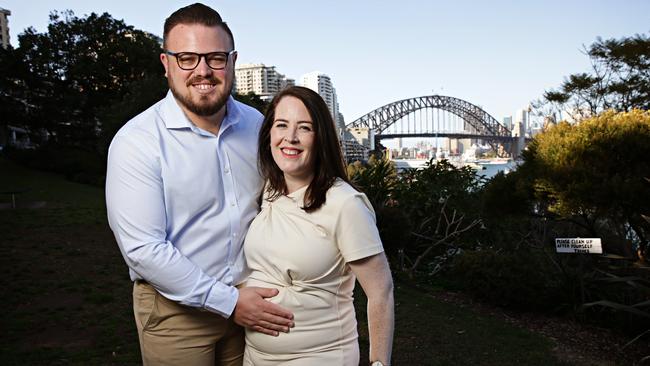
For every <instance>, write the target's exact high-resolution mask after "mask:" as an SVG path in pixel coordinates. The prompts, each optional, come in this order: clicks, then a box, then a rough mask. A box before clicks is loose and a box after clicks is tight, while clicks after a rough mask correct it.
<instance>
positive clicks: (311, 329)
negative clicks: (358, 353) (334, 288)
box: [246, 278, 357, 354]
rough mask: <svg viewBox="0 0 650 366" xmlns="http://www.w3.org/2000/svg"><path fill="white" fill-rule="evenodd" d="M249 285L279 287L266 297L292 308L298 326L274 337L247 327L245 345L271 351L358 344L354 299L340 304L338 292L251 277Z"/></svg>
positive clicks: (308, 349) (313, 350)
mask: <svg viewBox="0 0 650 366" xmlns="http://www.w3.org/2000/svg"><path fill="white" fill-rule="evenodd" d="M246 286H247V287H250V286H257V287H272V288H277V289H278V290H279V293H278V295H277V296H275V297H272V298H269V299H267V300H268V301H270V302H273V303H275V304H278V305H280V306H282V307H284V308H285V309H287V310H289V311H291V312H292V313H293V315H294V323H295V327H294V328H292V329H291V330H290V331H289V333H280V335H279V336H277V337H273V336H269V335H266V334H262V333H259V332H255V331H252V330H248V329H247V330H246V344H247V345H248V346H249V347H253V348H255V349H256V350H257V351H260V352H263V353H270V354H278V353H294V354H295V353H305V352H319V351H325V350H328V349H332V348H337V347H341V346H346V345H351V344H354V345H356V340H357V323H356V318H355V316H354V307H353V305H352V301H346V302H341V301H340V299H339V301H338V303H337V299H336V295H334V294H331V293H328V292H326V291H322V290H321V291H318V290H316V289H305V288H302V287H298V286H278V285H277V284H271V283H268V282H264V281H259V280H255V279H253V278H251V279H249V280H248V281H247V283H246Z"/></svg>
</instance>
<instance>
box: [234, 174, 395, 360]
mask: <svg viewBox="0 0 650 366" xmlns="http://www.w3.org/2000/svg"><path fill="white" fill-rule="evenodd" d="M305 190H306V187H304V188H302V189H299V190H297V191H296V192H293V193H292V194H290V195H288V196H281V197H280V198H278V199H277V200H275V201H273V202H268V201H266V199H265V200H263V203H262V210H261V212H260V213H259V215H258V216H257V217H256V218H255V220H253V222H252V223H251V226H250V228H249V230H248V234H247V236H246V241H245V242H244V253H245V255H246V261H247V264H248V267H249V268H250V270H251V274H250V277H249V279H248V280H247V282H246V286H258V287H271V288H277V289H278V290H279V291H280V293H279V294H278V295H277V296H275V297H273V298H270V299H269V301H271V302H273V303H276V304H279V305H281V306H283V307H285V308H287V309H288V310H290V311H292V312H293V314H294V321H295V327H294V328H292V329H291V331H290V332H289V333H281V334H280V335H279V336H278V337H272V336H269V335H265V334H262V333H258V332H254V331H249V330H247V332H246V351H245V354H244V365H255V366H264V365H286V366H303V365H304V366H308V365H309V366H314V365H316V366H317V365H336V366H347V365H354V366H357V365H358V364H359V346H358V342H357V338H358V335H357V322H356V317H355V314H354V307H353V304H352V290H353V289H354V283H355V276H354V274H353V273H352V272H351V271H350V267H349V266H348V265H347V262H350V261H354V260H358V259H362V258H365V257H369V256H372V255H375V254H378V253H381V252H382V251H383V247H382V245H381V240H380V238H379V233H378V231H377V226H376V223H375V214H374V211H373V209H372V206H371V205H370V203H369V202H368V199H367V198H366V196H365V195H364V194H363V193H359V192H357V191H356V190H355V189H354V188H352V187H351V186H350V185H349V184H347V183H345V182H343V181H342V180H337V181H336V182H335V184H334V185H333V186H332V187H331V188H330V189H329V191H328V192H327V200H326V202H325V204H324V205H323V206H322V207H321V208H320V209H318V210H317V211H315V212H312V213H306V212H305V211H304V210H302V209H301V207H302V206H303V197H304V193H305Z"/></svg>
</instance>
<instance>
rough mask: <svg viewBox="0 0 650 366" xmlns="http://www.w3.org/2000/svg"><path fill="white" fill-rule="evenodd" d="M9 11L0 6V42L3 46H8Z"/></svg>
mask: <svg viewBox="0 0 650 366" xmlns="http://www.w3.org/2000/svg"><path fill="white" fill-rule="evenodd" d="M10 15H11V12H10V11H9V10H7V9H3V8H0V44H2V47H3V48H7V47H9V45H10V43H9V18H8V16H10Z"/></svg>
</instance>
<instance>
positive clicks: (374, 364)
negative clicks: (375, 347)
mask: <svg viewBox="0 0 650 366" xmlns="http://www.w3.org/2000/svg"><path fill="white" fill-rule="evenodd" d="M370 366H384V364H383V363H381V361H374V362H373V363H371V364H370Z"/></svg>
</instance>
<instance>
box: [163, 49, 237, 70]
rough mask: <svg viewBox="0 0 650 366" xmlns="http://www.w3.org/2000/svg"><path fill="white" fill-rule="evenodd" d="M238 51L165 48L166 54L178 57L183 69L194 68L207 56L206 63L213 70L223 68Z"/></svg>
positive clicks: (177, 59)
mask: <svg viewBox="0 0 650 366" xmlns="http://www.w3.org/2000/svg"><path fill="white" fill-rule="evenodd" d="M235 52H237V51H235V50H232V51H230V52H209V53H196V52H172V51H169V50H165V54H167V55H170V56H174V57H176V62H177V63H178V67H180V68H181V69H182V70H186V71H189V70H194V69H196V67H197V66H199V63H200V62H201V58H205V63H206V64H208V67H210V68H211V69H212V70H221V69H223V68H225V67H226V65H228V58H229V57H230V55H232V54H233V53H235Z"/></svg>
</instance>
